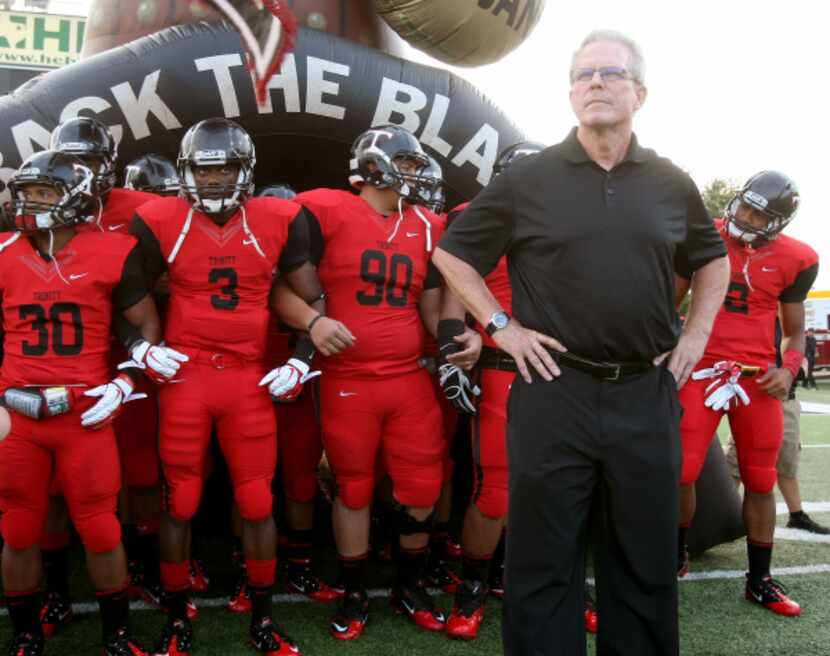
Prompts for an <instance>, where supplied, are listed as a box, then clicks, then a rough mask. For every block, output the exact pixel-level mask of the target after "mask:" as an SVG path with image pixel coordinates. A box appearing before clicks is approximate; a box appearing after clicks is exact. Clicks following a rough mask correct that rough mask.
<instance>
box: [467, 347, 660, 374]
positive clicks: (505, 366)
mask: <svg viewBox="0 0 830 656" xmlns="http://www.w3.org/2000/svg"><path fill="white" fill-rule="evenodd" d="M551 356H552V357H553V359H554V360H555V361H556V362H557V363H558V364H560V365H562V366H563V367H568V368H570V369H576V370H577V371H581V372H583V373H586V374H588V375H590V376H593V377H594V378H599V379H600V380H609V381H614V380H620V379H621V378H626V377H628V376H637V375H640V374H644V373H645V372H647V371H649V370H651V369H652V368H653V367H654V365H653V364H652V363H651V362H594V361H593V360H588V359H587V358H583V357H580V356H578V355H574V354H573V353H551ZM479 366H481V367H483V368H484V369H499V370H500V371H517V369H516V361H515V360H514V359H513V358H512V356H509V355H507V353H505V352H504V351H501V350H499V349H494V348H492V347H488V346H485V347H484V348H483V349H482V350H481V357H480V358H479Z"/></svg>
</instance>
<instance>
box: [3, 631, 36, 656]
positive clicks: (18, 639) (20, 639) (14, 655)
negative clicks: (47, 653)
mask: <svg viewBox="0 0 830 656" xmlns="http://www.w3.org/2000/svg"><path fill="white" fill-rule="evenodd" d="M41 654H43V636H36V635H32V634H31V633H18V634H17V635H16V636H14V639H13V640H12V644H11V647H9V656H41Z"/></svg>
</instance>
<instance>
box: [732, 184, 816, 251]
mask: <svg viewBox="0 0 830 656" xmlns="http://www.w3.org/2000/svg"><path fill="white" fill-rule="evenodd" d="M799 201H800V196H799V193H798V187H796V186H795V183H794V182H793V181H792V180H791V179H790V178H788V177H787V176H786V175H784V174H783V173H779V172H778V171H761V172H760V173H756V174H755V175H753V176H752V177H751V178H750V179H749V180H747V181H746V184H744V186H743V187H741V190H740V191H739V192H738V193H737V194H736V195H735V197H734V198H733V199H732V200H731V201H730V202H729V205H728V206H727V208H726V227H727V231H728V232H729V235H730V236H731V237H734V238H735V239H740V240H741V241H744V242H746V243H748V244H749V243H752V242H753V241H755V240H756V239H764V240H767V241H771V240H773V239H775V238H776V237H777V236H778V234H779V233H780V232H781V231H782V230H783V229H784V228H786V227H787V225H789V223H790V221H792V220H793V219H794V218H795V214H796V212H797V211H798V204H799ZM742 203H743V204H744V205H747V206H749V207H751V208H752V209H755V210H757V211H759V212H760V213H761V214H763V215H764V216H765V217H767V219H768V221H767V225H766V226H764V227H763V228H754V227H752V226H751V225H748V224H746V223H743V222H741V221H740V220H739V219H738V218H737V213H738V208H739V207H740V206H741V204H742Z"/></svg>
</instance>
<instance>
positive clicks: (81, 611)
mask: <svg viewBox="0 0 830 656" xmlns="http://www.w3.org/2000/svg"><path fill="white" fill-rule="evenodd" d="M799 532H800V531H799ZM822 537H828V536H822ZM826 573H830V563H822V564H820V565H800V566H798V567H777V568H775V569H774V570H773V575H774V576H776V577H779V576H798V575H802V574H826ZM745 576H746V572H745V571H744V570H742V569H740V570H739V569H735V570H713V571H711V572H690V573H689V574H688V575H687V576H685V577H684V578H682V579H680V582H681V583H683V582H690V581H711V580H721V579H742V578H744V577H745ZM587 580H588V582H589V583H591V584H593V583H594V579H587ZM432 592H433V594H435V593H437V592H438V591H437V590H432ZM368 594H369V597H371V598H372V599H386V598H388V597H389V590H388V589H375V590H369V591H368ZM193 603H195V604H196V607H197V608H221V607H224V606H225V605H226V604H227V603H228V598H227V597H196V598H194V599H193ZM274 603H277V604H304V603H314V602H312V601H311V599H309V598H308V597H306V596H304V595H300V594H276V595H274ZM72 610H73V612H74V613H75V614H76V615H88V614H90V613H97V612H98V604H96V603H92V602H88V601H85V602H78V603H74V604H72ZM130 610H131V611H139V610H156V608H155V606H150V605H149V604H146V603H144V602H143V601H133V602H131V603H130ZM8 614H9V611H8V610H7V609H6V608H0V617H5V616H7V615H8Z"/></svg>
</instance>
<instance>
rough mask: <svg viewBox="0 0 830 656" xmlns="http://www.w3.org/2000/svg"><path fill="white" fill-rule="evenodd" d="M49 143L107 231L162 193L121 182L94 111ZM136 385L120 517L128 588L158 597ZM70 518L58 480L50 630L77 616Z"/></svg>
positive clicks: (126, 425) (145, 439) (151, 426)
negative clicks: (74, 171) (79, 174)
mask: <svg viewBox="0 0 830 656" xmlns="http://www.w3.org/2000/svg"><path fill="white" fill-rule="evenodd" d="M50 148H51V149H53V150H57V151H60V152H64V153H68V154H71V155H75V156H76V157H78V159H80V160H81V161H82V162H84V163H85V164H86V165H87V166H88V167H89V168H90V169H92V171H93V173H94V174H95V182H94V185H93V192H94V195H95V198H96V200H97V210H96V212H95V214H94V216H93V218H92V221H91V222H90V223H89V225H88V227H87V229H90V230H95V231H98V232H103V233H105V234H113V233H115V234H127V231H128V228H129V223H130V220H131V219H132V216H133V214H134V213H135V210H136V208H138V207H139V206H141V205H143V204H144V203H146V202H148V201H150V200H155V199H156V198H157V196H156V195H155V194H151V193H145V192H143V191H136V190H129V189H121V188H118V187H115V180H116V162H117V159H118V152H117V147H116V143H115V138H114V137H113V135H112V133H111V132H110V130H109V128H107V126H106V125H104V124H103V123H102V122H101V121H99V120H98V119H96V118H92V117H87V116H80V117H76V118H71V119H68V120H66V121H64V122H63V123H61V124H59V125H58V126H57V127H56V128H55V129H54V130H53V131H52V136H51V139H50ZM154 352H155V351H154ZM147 353H149V351H147V350H146V349H145V355H146V354H147ZM129 357H130V356H129V355H128V354H127V353H126V352H125V351H124V349H123V348H122V347H121V346H120V345H119V344H114V346H113V349H112V352H111V354H110V364H111V366H112V367H113V368H115V367H116V366H117V365H118V364H119V363H120V362H123V361H124V360H126V359H128V358H129ZM138 388H139V390H138V391H140V392H141V393H144V394H147V395H148V396H149V397H150V400H149V401H148V402H146V403H143V404H137V405H128V406H126V408H125V409H124V412H122V413H121V414H120V415H119V416H118V418H117V419H116V421H115V423H114V426H113V428H114V430H115V436H116V440H117V441H118V452H119V456H120V459H121V460H120V461H121V467H122V478H123V481H124V485H125V487H126V493H125V496H124V497H123V498H122V509H121V510H122V512H121V520H122V522H123V525H124V526H123V530H124V546H125V548H126V550H127V558H128V562H129V567H130V578H131V588H130V594H131V596H132V597H134V598H135V597H138V596H142V597H143V598H144V599H145V600H146V601H148V602H150V603H154V604H156V605H157V604H158V603H159V601H160V598H159V589H160V588H159V585H158V555H157V536H158V522H159V513H160V502H161V498H160V494H159V467H158V455H157V447H156V445H157V430H156V427H157V425H158V415H157V402H156V397H155V394H156V391H155V385H154V384H153V383H152V382H151V381H149V380H148V379H146V378H143V377H142V379H141V380H139V381H138ZM68 522H69V518H68V515H67V513H66V505H65V503H64V502H63V497H62V496H61V492H60V489H58V488H57V487H56V486H53V488H52V498H51V500H50V510H49V517H48V520H47V527H46V532H45V534H44V538H43V542H42V544H41V548H42V549H43V563H44V570H45V573H46V576H45V584H46V596H45V598H44V604H43V608H42V610H41V618H42V623H43V630H44V633H45V634H46V635H47V636H51V635H53V634H54V633H55V632H56V631H58V630H59V629H60V628H61V627H63V626H64V625H66V624H67V623H68V622H69V621H70V620H71V618H72V606H71V600H70V598H69V523H68Z"/></svg>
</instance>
